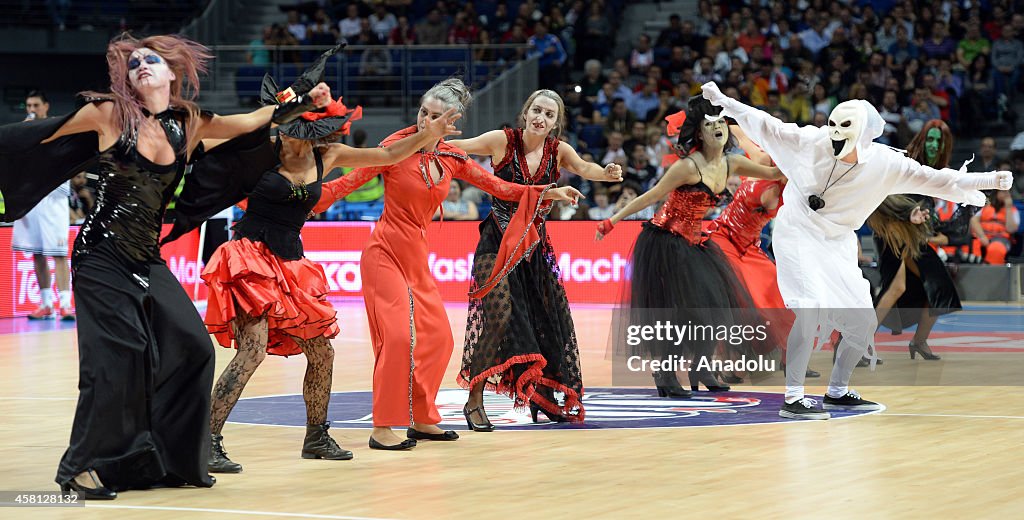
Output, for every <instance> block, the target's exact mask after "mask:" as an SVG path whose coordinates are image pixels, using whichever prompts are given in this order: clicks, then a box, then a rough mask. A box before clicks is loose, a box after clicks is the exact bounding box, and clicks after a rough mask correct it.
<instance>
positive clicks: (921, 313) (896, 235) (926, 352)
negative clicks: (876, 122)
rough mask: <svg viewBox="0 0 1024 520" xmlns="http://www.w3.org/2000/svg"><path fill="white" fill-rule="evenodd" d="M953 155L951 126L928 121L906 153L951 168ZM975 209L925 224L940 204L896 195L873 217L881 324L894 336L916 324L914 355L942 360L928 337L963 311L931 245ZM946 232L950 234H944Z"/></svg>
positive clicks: (962, 208) (940, 242) (945, 240)
mask: <svg viewBox="0 0 1024 520" xmlns="http://www.w3.org/2000/svg"><path fill="white" fill-rule="evenodd" d="M952 152H953V136H952V134H951V133H950V131H949V127H948V126H946V123H944V122H942V121H941V120H939V119H933V120H931V121H929V122H927V123H925V125H924V128H922V129H921V131H920V132H918V134H917V136H915V137H914V139H913V141H911V142H910V145H909V146H908V147H907V155H908V156H910V158H912V159H914V160H915V161H918V162H919V163H921V164H925V165H928V166H931V167H933V168H946V167H947V166H948V165H949V157H950V155H951V154H952ZM972 214H973V210H971V209H970V207H968V206H959V207H958V208H957V210H956V212H955V213H954V215H953V217H952V218H951V219H950V220H949V221H947V222H935V227H934V230H935V231H934V232H933V228H932V227H931V226H929V225H928V223H927V222H926V221H928V220H931V218H930V217H931V216H934V215H935V201H934V199H932V198H931V197H927V196H924V195H894V196H890V197H888V198H886V200H885V201H884V202H883V204H882V205H881V206H880V207H879V208H878V210H876V211H875V213H873V214H872V215H871V217H870V218H869V219H868V225H869V226H870V227H871V229H872V230H873V231H874V232H875V243H876V246H877V248H878V269H879V271H880V272H881V275H882V288H881V290H880V291H879V293H878V296H877V297H876V299H875V312H876V314H877V316H878V323H880V324H883V325H885V326H886V327H889V328H890V329H891V330H892V331H893V333H896V334H898V333H900V332H902V331H903V329H904V328H907V327H911V326H913V325H915V324H916V325H917V330H915V331H914V339H913V340H911V342H910V345H909V347H908V348H909V350H910V357H911V359H913V358H914V357H915V355H916V354H920V355H921V357H923V358H924V359H927V360H937V359H940V357H939V356H938V355H936V354H933V353H932V351H931V349H930V348H928V335H929V334H930V333H931V330H932V327H933V326H934V325H935V322H936V321H937V320H938V317H939V316H940V315H942V314H947V313H950V312H956V311H958V310H960V309H961V306H960V297H959V295H957V291H956V286H955V285H954V284H953V279H952V278H951V277H950V276H949V271H947V270H946V266H945V264H944V263H943V261H942V260H941V259H940V258H939V256H938V254H936V252H935V249H933V248H932V247H931V245H929V243H930V244H935V245H936V246H943V245H946V244H947V243H948V241H949V238H948V237H949V235H950V233H949V232H948V229H950V228H951V227H955V226H957V225H958V224H957V223H958V222H967V221H969V220H970V218H971V215H972ZM944 231H946V232H944Z"/></svg>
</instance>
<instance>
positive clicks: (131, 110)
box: [0, 36, 330, 499]
mask: <svg viewBox="0 0 1024 520" xmlns="http://www.w3.org/2000/svg"><path fill="white" fill-rule="evenodd" d="M210 57H211V56H210V55H209V54H208V52H207V49H206V48H205V47H203V46H201V45H199V44H197V43H195V42H192V41H189V40H186V39H184V38H181V37H178V36H151V37H148V38H145V39H143V40H136V39H134V38H131V37H130V36H122V37H119V38H118V39H116V40H114V41H112V42H111V44H110V46H109V47H108V49H107V64H108V66H109V71H110V80H111V85H110V88H111V92H110V93H103V94H99V93H94V92H89V93H85V95H86V97H85V100H86V101H87V104H85V105H84V106H83V107H82V108H80V109H79V110H77V111H75V112H74V113H73V114H70V115H68V116H66V117H63V118H53V119H52V121H50V120H47V121H43V122H34V123H27V124H22V123H18V124H13V125H7V126H5V127H0V190H2V191H3V194H4V201H5V203H6V210H5V213H4V215H3V218H4V220H7V221H10V220H14V219H17V218H19V217H21V216H22V215H23V214H24V213H25V212H26V211H28V209H29V208H31V207H32V206H33V205H34V204H35V203H36V202H38V201H39V200H40V199H41V198H42V197H43V196H44V195H45V194H47V193H49V192H50V191H52V190H53V188H54V187H55V186H57V185H58V184H60V183H61V182H65V181H67V180H68V179H70V178H71V177H73V176H74V175H76V174H77V173H78V172H80V171H82V170H85V169H90V171H94V172H96V173H97V174H98V175H99V181H98V186H97V199H96V207H95V208H94V210H93V211H92V213H90V214H89V215H88V217H86V220H85V223H84V224H83V225H82V228H81V231H80V232H79V234H78V238H77V240H76V241H75V245H74V251H73V254H72V269H73V273H74V293H75V301H76V306H77V309H78V352H79V384H78V387H79V397H78V407H77V410H76V411H75V419H74V424H73V426H72V430H71V442H70V446H69V447H68V449H67V451H66V452H65V453H64V457H63V458H62V460H61V462H60V467H59V469H58V471H57V478H56V481H57V483H58V484H60V486H61V490H62V492H63V493H64V494H69V493H70V492H71V491H72V490H74V491H75V492H77V493H78V495H79V496H80V497H82V498H86V499H113V498H115V497H116V496H117V494H116V492H117V491H121V490H126V489H146V488H150V487H166V486H172V487H175V486H184V485H193V486H199V487H210V486H212V485H213V483H214V480H213V478H212V477H210V475H209V474H208V473H207V469H206V458H207V454H208V453H209V449H210V448H209V447H210V436H209V427H208V421H209V414H210V389H211V386H212V384H213V368H214V356H213V345H212V344H211V343H210V338H209V335H208V334H207V332H206V328H205V327H204V326H203V322H202V319H200V317H199V313H198V312H196V310H195V306H194V305H193V304H192V302H191V300H189V298H188V296H187V295H186V294H185V291H184V289H182V287H181V284H180V283H178V280H177V279H175V277H174V275H173V274H171V271H170V270H169V269H168V268H167V265H166V264H165V263H164V261H163V260H162V259H161V258H160V248H159V245H158V239H159V237H160V231H161V224H162V221H163V216H164V210H165V209H166V207H167V203H168V202H169V201H170V199H171V197H172V195H173V193H174V190H175V187H176V186H177V185H178V182H179V181H180V179H181V178H182V176H183V174H184V172H185V167H186V163H187V162H188V161H189V160H190V159H192V158H193V156H192V154H193V152H194V151H195V150H196V149H197V147H198V145H199V143H200V141H201V140H202V139H204V138H206V139H218V140H224V139H231V141H228V142H227V143H224V145H223V148H222V149H221V150H220V152H218V153H217V154H211V156H212V157H216V156H218V155H220V157H221V158H224V159H227V160H229V161H230V160H231V159H228V158H227V156H228V155H233V154H238V155H236V157H242V156H244V153H240V152H245V151H246V150H247V149H248V147H249V145H250V144H252V143H260V144H262V143H265V142H266V140H267V139H268V130H269V125H270V123H271V122H272V121H274V122H277V123H283V122H287V121H290V120H292V119H293V118H295V117H298V115H299V114H301V113H303V112H306V111H308V110H310V109H312V108H313V107H314V106H323V105H325V104H326V103H327V102H328V101H330V90H329V89H328V88H327V86H326V85H323V84H319V85H316V86H315V87H314V86H313V85H305V86H303V87H302V88H297V89H296V90H295V91H294V94H296V96H294V98H293V99H292V100H291V101H289V102H287V103H284V104H282V105H280V106H277V107H264V108H262V109H260V110H256V111H254V112H252V113H249V114H240V115H235V116H226V117H222V116H216V115H212V114H209V113H205V112H200V111H199V108H198V106H196V105H195V103H192V102H191V101H188V98H194V97H195V96H196V95H197V94H198V92H197V91H198V86H199V80H198V75H199V73H200V72H203V71H205V65H206V62H207V61H208V60H209V58H210ZM309 100H316V101H315V102H310V101H309ZM236 137H237V138H238V139H233V138H236ZM242 160H245V159H242ZM25 172H32V174H31V175H26V173H25Z"/></svg>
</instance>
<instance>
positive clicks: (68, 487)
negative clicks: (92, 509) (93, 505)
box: [60, 469, 117, 500]
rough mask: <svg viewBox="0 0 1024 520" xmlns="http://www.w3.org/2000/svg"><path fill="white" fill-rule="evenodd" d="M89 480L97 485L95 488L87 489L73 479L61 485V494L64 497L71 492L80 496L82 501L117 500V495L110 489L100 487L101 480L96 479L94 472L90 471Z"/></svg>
mask: <svg viewBox="0 0 1024 520" xmlns="http://www.w3.org/2000/svg"><path fill="white" fill-rule="evenodd" d="M88 473H89V478H91V479H92V483H93V484H96V487H94V488H87V487H85V486H83V485H81V484H79V483H78V482H75V479H71V480H69V481H67V482H65V483H63V484H61V485H60V492H61V494H62V495H65V496H66V495H70V494H71V491H74V492H75V493H77V494H78V498H81V499H82V500H113V499H115V498H117V493H116V492H115V491H112V490H110V489H107V488H105V487H103V486H101V485H100V482H99V480H98V479H97V478H96V474H95V473H93V472H92V470H91V469H90V470H88Z"/></svg>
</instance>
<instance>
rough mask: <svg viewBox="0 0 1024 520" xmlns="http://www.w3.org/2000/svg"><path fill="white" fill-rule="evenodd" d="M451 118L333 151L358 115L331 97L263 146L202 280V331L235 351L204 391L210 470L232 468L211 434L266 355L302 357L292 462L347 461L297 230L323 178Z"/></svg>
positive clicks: (390, 153) (424, 136) (405, 152)
mask: <svg viewBox="0 0 1024 520" xmlns="http://www.w3.org/2000/svg"><path fill="white" fill-rule="evenodd" d="M264 81H265V83H267V82H269V84H265V85H264V88H263V89H262V90H263V92H270V93H272V92H276V91H277V87H276V85H274V84H273V81H272V80H271V79H270V78H269V77H267V78H265V79H264ZM300 81H301V79H300ZM287 92H288V91H285V93H287ZM282 94H284V93H282ZM282 94H278V97H281V95H282ZM284 95H287V94H284ZM268 97H272V96H268ZM266 101H267V102H274V100H273V99H268V100H266ZM452 113H453V112H450V113H449V114H446V115H447V116H448V117H442V118H438V119H437V120H435V121H432V122H431V123H430V124H429V125H427V131H426V132H422V133H417V134H414V135H412V136H410V137H408V138H406V139H403V140H401V141H398V142H396V143H394V144H393V145H391V146H389V147H387V148H369V149H360V148H351V147H348V146H345V145H342V144H338V143H334V141H336V140H337V139H338V138H339V137H341V136H342V135H344V134H346V133H347V132H348V127H349V125H350V123H351V121H352V120H354V119H357V118H359V117H360V115H361V110H360V109H359V108H358V107H357V108H356V109H355V110H349V109H347V108H346V107H345V106H344V105H343V104H342V103H341V100H340V99H339V100H338V101H337V102H335V103H333V104H332V105H330V106H329V107H327V109H326V110H324V111H322V112H309V113H306V114H303V116H302V117H301V118H299V119H297V120H296V121H295V122H294V123H290V124H288V125H282V126H279V127H278V131H279V134H280V137H279V138H278V140H277V141H276V142H275V143H274V144H273V146H274V147H275V153H276V155H277V158H278V159H279V164H278V165H277V166H276V167H275V168H271V169H269V170H267V171H265V172H264V173H263V174H262V175H261V176H260V177H259V179H258V180H257V181H256V182H255V185H254V186H253V187H252V189H251V191H250V192H249V197H248V204H247V208H246V213H245V215H244V216H243V217H242V219H241V220H239V221H238V223H237V224H235V226H234V228H233V230H234V236H233V240H231V241H229V242H227V243H225V244H223V245H221V246H220V247H219V248H218V249H217V251H216V252H214V254H213V256H212V257H211V258H210V262H209V263H208V264H207V266H206V268H205V269H204V270H203V273H202V278H203V281H204V282H206V284H207V286H208V287H209V291H210V294H209V303H208V307H207V311H206V320H205V322H206V326H207V328H208V329H209V330H210V333H211V334H213V335H214V336H215V337H216V338H217V341H218V342H219V343H220V344H221V345H222V346H224V347H232V346H234V347H235V348H237V349H238V351H237V352H236V353H235V357H234V358H233V359H232V360H231V362H230V363H229V364H228V366H227V368H226V369H225V370H224V373H223V374H221V376H220V379H219V380H218V381H217V384H216V385H215V386H214V389H213V403H212V405H211V411H210V432H211V435H212V437H213V438H212V441H213V442H212V446H211V449H210V458H209V471H210V472H221V473H237V472H239V471H241V470H242V466H241V465H240V464H237V463H235V462H233V461H231V460H230V459H228V458H227V453H226V452H225V451H224V446H223V436H222V435H221V430H222V429H223V427H224V423H225V422H226V421H227V417H228V414H230V412H231V409H232V408H234V406H235V403H236V402H238V398H239V396H240V395H241V393H242V389H243V388H244V387H245V384H246V382H247V381H248V380H249V377H250V376H252V374H253V373H254V372H255V371H256V368H257V367H259V365H260V363H261V362H262V361H263V359H264V358H265V357H266V355H267V353H270V354H273V355H280V356H290V355H295V354H298V353H300V352H301V353H303V354H305V355H306V359H307V363H308V364H307V367H306V375H305V379H304V380H303V391H302V394H303V397H304V399H305V401H306V438H305V441H304V443H303V446H302V457H303V458H310V459H311V458H322V459H331V460H347V459H351V458H352V452H350V451H348V450H344V449H341V447H339V446H338V444H337V443H336V442H335V441H334V439H332V438H331V437H330V435H328V434H327V430H328V428H329V425H330V423H329V421H327V405H328V402H329V400H330V396H331V374H332V368H333V363H334V349H333V347H332V346H331V342H330V339H331V338H333V337H334V336H336V335H337V334H338V332H339V330H338V325H337V319H336V318H335V314H336V313H335V311H334V308H333V307H332V306H331V304H330V303H329V302H328V301H327V293H328V288H327V278H326V276H325V275H324V271H323V268H322V267H320V265H319V264H315V263H313V262H312V261H310V260H309V259H307V258H305V257H304V256H303V251H302V241H301V239H300V232H301V230H302V226H303V224H304V223H305V221H306V218H307V217H308V215H309V214H310V212H311V210H312V209H313V207H314V206H315V205H316V203H317V202H318V201H319V199H320V195H321V192H322V181H323V176H324V172H325V171H330V170H331V169H333V168H336V167H340V166H351V167H361V166H382V165H388V164H392V163H394V162H396V161H400V160H402V159H404V158H406V157H408V156H409V155H411V154H412V153H413V152H415V151H416V150H419V149H420V148H421V147H423V146H424V145H426V144H427V142H428V141H436V140H437V139H439V138H443V137H445V136H447V135H451V134H453V133H456V132H455V131H454V128H455V127H454V125H452V124H451V123H452V122H453V119H451V118H450V116H451V114H452Z"/></svg>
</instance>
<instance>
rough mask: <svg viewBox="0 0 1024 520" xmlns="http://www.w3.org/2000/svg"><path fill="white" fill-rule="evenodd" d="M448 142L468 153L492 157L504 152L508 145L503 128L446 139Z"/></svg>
mask: <svg viewBox="0 0 1024 520" xmlns="http://www.w3.org/2000/svg"><path fill="white" fill-rule="evenodd" d="M448 144H450V145H452V146H454V147H456V148H459V149H461V150H464V151H465V152H466V153H468V154H470V155H486V156H488V157H494V156H495V155H503V154H504V153H505V148H506V147H508V137H506V136H505V132H504V131H503V130H491V131H490V132H484V133H482V134H480V135H478V136H476V137H470V138H468V139H453V140H450V141H448Z"/></svg>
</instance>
